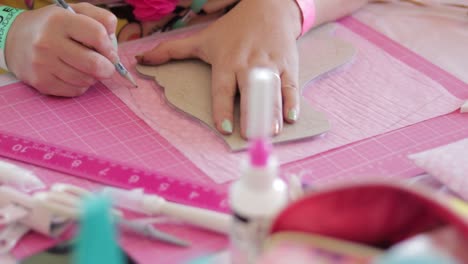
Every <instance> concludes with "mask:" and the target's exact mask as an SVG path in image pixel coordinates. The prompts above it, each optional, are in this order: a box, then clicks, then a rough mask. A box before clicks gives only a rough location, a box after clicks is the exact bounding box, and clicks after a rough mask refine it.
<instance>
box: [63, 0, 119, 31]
mask: <svg viewBox="0 0 468 264" xmlns="http://www.w3.org/2000/svg"><path fill="white" fill-rule="evenodd" d="M70 6H72V8H73V9H74V10H75V11H76V12H77V13H78V14H82V15H86V16H88V17H91V18H92V19H94V20H96V21H98V22H99V23H101V24H102V25H103V26H104V27H105V28H106V30H107V34H109V35H110V34H115V29H116V28H117V17H115V15H114V14H112V13H111V12H109V11H107V10H106V9H104V8H99V7H97V6H95V5H92V4H90V3H78V4H71V5H70Z"/></svg>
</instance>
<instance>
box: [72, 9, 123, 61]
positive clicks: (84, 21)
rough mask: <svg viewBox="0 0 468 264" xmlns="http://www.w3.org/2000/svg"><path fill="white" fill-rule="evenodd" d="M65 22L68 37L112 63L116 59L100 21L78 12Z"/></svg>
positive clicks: (114, 51)
mask: <svg viewBox="0 0 468 264" xmlns="http://www.w3.org/2000/svg"><path fill="white" fill-rule="evenodd" d="M65 23H66V25H65V28H66V33H67V35H68V37H69V38H71V39H73V40H75V41H77V42H79V43H81V44H83V45H84V46H86V47H88V48H90V49H94V50H96V51H97V52H98V53H100V54H102V55H103V56H104V57H106V58H108V59H109V60H110V61H111V62H113V63H115V62H117V61H118V56H117V52H116V49H115V47H114V45H113V44H112V41H111V39H110V38H109V35H108V33H107V31H106V28H105V27H104V26H103V25H102V24H101V23H99V22H98V21H96V20H94V19H92V18H90V17H87V16H85V15H80V14H76V15H74V16H72V18H71V19H68V20H66V22H65Z"/></svg>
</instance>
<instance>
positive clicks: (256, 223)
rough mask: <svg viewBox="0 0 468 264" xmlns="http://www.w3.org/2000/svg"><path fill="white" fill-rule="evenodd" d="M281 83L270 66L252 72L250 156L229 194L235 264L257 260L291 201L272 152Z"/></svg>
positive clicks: (249, 122)
mask: <svg viewBox="0 0 468 264" xmlns="http://www.w3.org/2000/svg"><path fill="white" fill-rule="evenodd" d="M279 85H280V80H279V77H278V76H277V75H276V74H274V73H273V72H271V71H270V70H268V69H254V70H252V71H251V73H250V75H249V86H250V87H249V92H250V94H249V101H248V106H249V116H248V126H247V136H248V138H249V140H250V148H249V155H248V159H246V160H243V163H242V164H241V178H240V179H239V180H238V181H237V182H235V183H233V184H232V186H231V188H230V194H229V201H230V206H231V210H232V214H233V217H232V225H231V233H230V238H231V260H232V263H236V264H237V263H242V264H248V263H254V262H255V261H256V259H257V257H258V256H259V255H260V254H261V251H262V245H263V241H264V239H265V238H266V236H267V235H268V233H269V229H270V225H271V222H272V220H273V218H274V217H275V216H276V215H277V214H278V213H279V211H280V210H281V209H282V208H283V207H284V206H285V205H286V203H287V201H288V193H287V187H286V184H285V182H284V181H283V180H281V179H280V178H279V176H278V175H279V171H278V169H279V168H278V167H279V166H278V161H277V159H276V158H275V157H274V156H273V155H271V151H272V147H271V142H270V135H271V130H272V125H271V124H272V120H273V102H274V92H275V89H279ZM275 86H276V87H275Z"/></svg>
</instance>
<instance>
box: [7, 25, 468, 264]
mask: <svg viewBox="0 0 468 264" xmlns="http://www.w3.org/2000/svg"><path fill="white" fill-rule="evenodd" d="M342 23H343V24H344V25H347V26H348V27H349V28H353V29H355V30H356V31H358V32H360V31H362V32H361V33H359V34H360V35H362V34H364V35H366V36H368V38H369V39H370V40H371V41H372V42H373V43H375V44H377V45H379V46H380V47H382V48H384V49H386V50H387V51H388V52H389V54H391V55H392V56H395V57H397V58H399V59H401V60H402V61H404V62H405V63H408V64H409V65H411V66H412V67H414V68H416V69H418V70H420V71H421V72H423V73H425V74H427V75H428V76H431V77H432V78H433V79H434V80H436V81H437V82H439V83H441V84H443V85H444V87H446V88H447V89H448V90H449V91H450V92H452V93H454V94H455V95H457V96H458V97H460V98H468V88H467V86H466V84H464V83H462V82H460V81H458V80H456V79H455V78H453V77H452V76H451V75H449V74H447V73H446V72H443V71H441V70H440V69H439V68H437V67H436V66H434V65H432V64H430V63H427V62H426V61H425V60H423V59H421V58H420V57H419V56H417V55H415V54H413V53H411V52H409V51H407V50H405V49H404V48H402V47H400V46H399V45H397V44H395V43H393V42H390V41H389V40H387V39H386V38H385V37H382V36H381V35H380V34H378V33H375V32H374V31H372V30H370V31H367V30H369V29H368V28H367V27H366V26H364V25H361V24H360V23H358V22H356V21H355V20H354V19H346V20H343V21H342ZM0 124H1V125H0V130H2V131H8V132H12V133H15V134H18V135H23V136H28V137H31V138H36V139H40V140H46V141H51V142H54V143H56V144H63V145H65V146H67V147H70V148H75V149H77V150H83V151H88V152H91V153H95V154H98V155H101V156H104V157H107V158H111V159H115V160H121V161H125V162H128V163H131V164H135V165H137V166H143V167H150V168H152V169H154V170H159V171H162V172H165V173H166V174H169V175H172V176H173V177H175V178H177V179H181V180H187V181H189V180H191V181H195V182H197V183H201V184H204V185H205V186H207V187H212V188H218V189H219V190H220V191H223V190H225V187H226V185H220V186H217V185H215V184H213V183H212V182H211V181H210V180H209V179H208V178H207V177H206V176H205V175H203V173H201V172H200V171H199V170H198V169H197V168H196V167H195V166H194V165H193V164H192V163H191V162H189V161H188V160H187V159H186V158H184V156H183V155H182V154H181V153H180V152H178V151H177V150H176V149H175V148H174V147H172V146H171V145H170V144H169V143H168V142H167V141H166V140H165V139H164V138H162V137H161V136H159V135H158V134H157V133H155V132H154V131H153V130H152V129H149V127H148V126H146V124H144V123H143V122H142V121H140V120H139V119H138V118H137V117H136V116H135V115H134V114H133V112H131V111H129V110H128V108H127V107H126V106H125V105H124V104H123V103H122V102H121V101H120V100H118V99H117V98H116V97H115V96H114V95H113V94H112V93H111V92H110V91H108V90H107V89H106V88H104V87H103V86H101V85H97V86H96V87H94V88H93V89H91V90H90V91H89V92H88V93H87V94H85V95H84V96H83V97H80V98H76V99H56V98H51V97H44V96H39V95H38V94H37V93H35V92H33V91H32V90H31V89H29V88H28V87H25V85H23V84H19V83H18V84H12V85H9V86H6V87H2V89H0ZM467 136H468V118H467V117H466V116H462V115H460V114H457V113H454V114H450V115H446V116H443V117H438V118H434V119H431V120H428V121H425V122H423V123H419V124H416V125H413V126H409V127H406V128H403V129H400V130H396V131H393V132H390V133H387V134H385V135H381V136H378V137H374V138H371V139H367V140H363V141H361V142H357V143H355V144H351V145H348V146H345V147H342V148H339V149H336V150H333V151H329V152H326V153H323V154H319V155H315V156H313V157H310V158H307V159H304V160H301V161H298V162H295V163H292V164H287V165H286V166H284V169H285V171H290V172H297V171H300V170H304V169H306V170H309V171H310V172H311V174H310V175H309V176H310V178H309V179H311V180H314V181H315V182H317V183H323V182H327V181H331V180H336V179H345V178H346V179H348V178H360V177H361V176H374V177H390V176H393V177H400V176H401V177H406V176H412V175H415V174H416V173H418V172H420V171H419V170H418V169H416V167H415V166H413V165H412V164H411V163H410V162H409V161H407V160H406V158H405V156H406V154H407V153H413V152H417V151H419V150H423V149H428V148H431V147H434V146H437V145H441V144H445V143H448V142H451V141H454V140H456V139H459V138H463V137H467ZM37 170H38V174H39V176H40V177H41V178H42V179H47V182H56V181H66V182H73V183H77V184H85V185H86V184H90V183H87V182H84V181H82V180H79V179H76V178H73V177H69V176H64V175H58V174H56V173H53V172H49V171H46V170H41V169H37ZM176 231H177V232H180V233H184V232H186V230H185V229H184V230H183V231H182V230H176ZM188 234H189V235H197V236H196V237H195V236H191V238H192V241H194V244H195V245H196V247H195V248H193V250H180V249H167V248H165V247H160V246H159V244H157V243H154V242H150V241H147V240H141V239H132V238H126V239H129V240H127V241H131V242H127V243H126V245H125V248H126V249H127V250H128V251H129V252H130V253H131V255H132V256H133V257H135V259H136V260H137V261H139V262H142V263H153V262H155V260H156V259H157V260H158V261H157V262H158V263H169V262H173V263H179V262H181V261H183V260H184V259H188V258H190V257H192V256H194V255H198V254H204V253H207V252H212V251H215V250H217V249H219V248H222V247H224V246H226V245H227V244H226V240H224V239H220V238H219V237H217V236H213V235H209V234H199V232H196V231H194V233H188ZM30 239H32V240H33V242H34V241H38V240H39V241H44V239H43V238H41V237H39V236H31V237H30ZM194 239H195V240H194ZM198 242H199V243H198ZM29 245H30V244H29V243H22V244H21V245H20V246H19V247H18V249H17V252H19V253H18V255H21V256H24V255H29V254H31V253H32V252H34V249H33V248H31V247H30V246H29ZM36 245H37V244H36ZM198 246H200V248H198ZM196 250H198V251H196Z"/></svg>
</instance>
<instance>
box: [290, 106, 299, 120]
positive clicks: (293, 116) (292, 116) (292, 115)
mask: <svg viewBox="0 0 468 264" xmlns="http://www.w3.org/2000/svg"><path fill="white" fill-rule="evenodd" d="M288 119H289V120H291V121H297V110H296V109H295V108H291V109H289V112H288Z"/></svg>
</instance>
